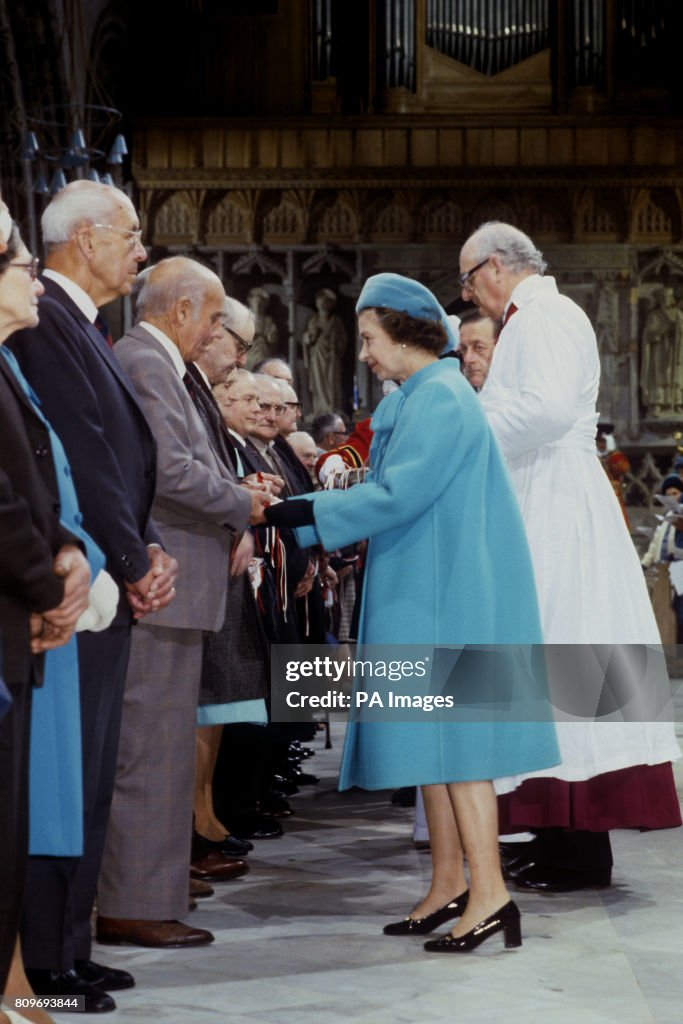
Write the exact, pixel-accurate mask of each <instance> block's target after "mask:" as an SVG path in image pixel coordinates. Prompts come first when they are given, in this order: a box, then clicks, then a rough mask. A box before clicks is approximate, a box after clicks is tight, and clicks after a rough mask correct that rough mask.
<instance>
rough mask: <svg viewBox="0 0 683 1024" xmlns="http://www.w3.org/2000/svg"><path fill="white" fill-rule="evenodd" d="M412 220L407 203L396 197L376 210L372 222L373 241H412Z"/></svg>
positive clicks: (371, 234)
mask: <svg viewBox="0 0 683 1024" xmlns="http://www.w3.org/2000/svg"><path fill="white" fill-rule="evenodd" d="M411 220H412V218H411V216H410V211H409V210H408V208H407V206H406V205H405V203H403V202H402V201H401V200H400V199H399V198H396V197H395V198H393V199H391V200H390V201H389V202H388V203H386V204H385V205H384V206H381V207H379V209H376V210H375V214H374V217H372V218H371V221H370V236H371V238H373V239H401V240H405V239H410V238H411V236H412V224H411Z"/></svg>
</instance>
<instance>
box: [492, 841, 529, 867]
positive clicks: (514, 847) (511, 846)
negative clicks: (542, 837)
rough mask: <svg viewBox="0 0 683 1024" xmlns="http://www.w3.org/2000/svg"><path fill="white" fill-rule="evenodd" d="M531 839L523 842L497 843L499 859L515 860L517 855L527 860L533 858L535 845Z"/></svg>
mask: <svg viewBox="0 0 683 1024" xmlns="http://www.w3.org/2000/svg"><path fill="white" fill-rule="evenodd" d="M537 845H538V844H537V843H536V844H535V843H534V840H533V839H530V840H529V841H528V842H523V843H498V851H499V853H500V859H501V861H503V862H505V861H507V860H517V859H518V858H519V857H526V859H527V860H534V859H535V856H536V852H537V851H536V846H537Z"/></svg>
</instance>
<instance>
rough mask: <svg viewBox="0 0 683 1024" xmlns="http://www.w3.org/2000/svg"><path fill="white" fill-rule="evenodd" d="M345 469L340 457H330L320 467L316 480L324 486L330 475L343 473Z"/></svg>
mask: <svg viewBox="0 0 683 1024" xmlns="http://www.w3.org/2000/svg"><path fill="white" fill-rule="evenodd" d="M345 469H346V463H345V462H344V460H343V459H342V457H341V455H330V457H329V459H325V461H324V462H323V464H322V466H321V467H320V471H319V473H318V479H319V480H320V483H321V484H326V483H327V478H328V476H329V475H330V473H343V472H344V470H345Z"/></svg>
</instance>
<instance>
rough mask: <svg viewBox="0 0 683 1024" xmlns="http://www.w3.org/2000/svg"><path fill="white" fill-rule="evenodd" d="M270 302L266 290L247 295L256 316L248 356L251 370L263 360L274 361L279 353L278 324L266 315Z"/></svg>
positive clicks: (248, 364)
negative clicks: (252, 339)
mask: <svg viewBox="0 0 683 1024" xmlns="http://www.w3.org/2000/svg"><path fill="white" fill-rule="evenodd" d="M269 302H270V295H269V294H268V292H267V291H266V290H265V288H260V287H259V288H252V289H251V290H250V291H249V293H248V294H247V305H248V306H249V309H250V310H251V312H252V313H253V316H254V341H253V344H252V346H251V348H250V349H249V355H248V356H247V367H248V369H250V370H251V369H252V367H254V366H255V365H256V363H259V362H261V360H262V359H272V358H273V357H274V356H277V355H278V352H279V348H280V334H279V331H278V329H277V324H276V323H275V321H274V320H273V318H272V316H270V314H268V313H266V309H267V308H268V303H269Z"/></svg>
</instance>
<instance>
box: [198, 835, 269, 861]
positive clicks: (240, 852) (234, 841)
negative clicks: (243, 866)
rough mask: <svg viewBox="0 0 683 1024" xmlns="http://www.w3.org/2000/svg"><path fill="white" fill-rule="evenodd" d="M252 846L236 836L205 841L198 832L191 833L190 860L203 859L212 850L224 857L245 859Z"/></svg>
mask: <svg viewBox="0 0 683 1024" xmlns="http://www.w3.org/2000/svg"><path fill="white" fill-rule="evenodd" d="M253 849H254V844H253V843H250V842H249V841H248V840H246V839H238V838H237V836H232V835H230V836H224V837H223V839H207V838H206V836H202V835H200V834H199V832H193V833H192V859H193V860H194V859H195V857H203V856H205V855H206V854H207V853H210V852H211V851H212V850H220V852H221V853H224V854H225V855H226V857H246V855H247V854H248V853H249V851H250V850H253Z"/></svg>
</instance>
